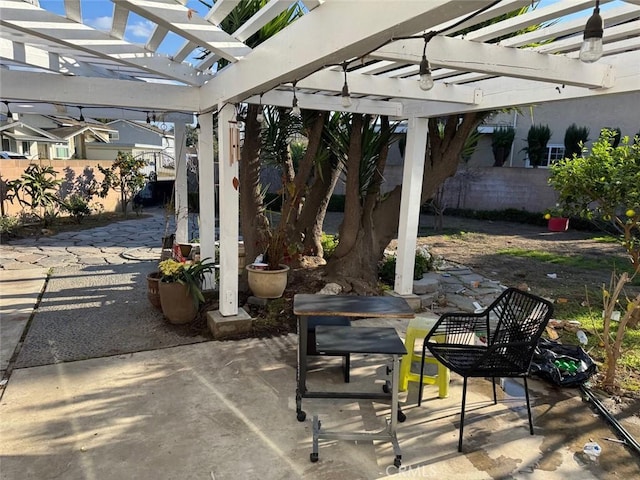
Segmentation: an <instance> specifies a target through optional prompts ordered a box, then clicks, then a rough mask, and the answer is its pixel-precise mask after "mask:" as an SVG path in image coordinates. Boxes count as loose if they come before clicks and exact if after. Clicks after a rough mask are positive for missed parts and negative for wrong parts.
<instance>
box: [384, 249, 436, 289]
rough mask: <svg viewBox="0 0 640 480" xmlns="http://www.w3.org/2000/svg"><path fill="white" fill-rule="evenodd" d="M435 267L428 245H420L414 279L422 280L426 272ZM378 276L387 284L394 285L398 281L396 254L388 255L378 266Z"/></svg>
mask: <svg viewBox="0 0 640 480" xmlns="http://www.w3.org/2000/svg"><path fill="white" fill-rule="evenodd" d="M432 268H433V257H432V256H431V254H430V253H429V251H428V250H427V248H426V247H418V248H417V249H416V255H415V260H414V267H413V279H414V280H420V279H421V278H422V275H423V274H424V273H425V272H428V271H429V270H431V269H432ZM378 277H379V278H380V280H381V281H382V282H383V283H385V284H387V285H393V284H394V283H395V281H396V255H387V256H385V258H384V259H383V260H382V262H381V263H380V265H379V267H378Z"/></svg>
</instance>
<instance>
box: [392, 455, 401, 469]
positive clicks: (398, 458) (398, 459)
mask: <svg viewBox="0 0 640 480" xmlns="http://www.w3.org/2000/svg"><path fill="white" fill-rule="evenodd" d="M400 465H402V459H401V457H400V455H398V456H396V459H395V460H394V461H393V466H394V467H396V468H400Z"/></svg>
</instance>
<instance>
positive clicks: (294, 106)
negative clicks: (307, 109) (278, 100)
mask: <svg viewBox="0 0 640 480" xmlns="http://www.w3.org/2000/svg"><path fill="white" fill-rule="evenodd" d="M291 113H293V114H294V115H295V116H296V117H299V116H300V115H302V111H301V110H300V106H299V105H298V97H296V82H293V102H291Z"/></svg>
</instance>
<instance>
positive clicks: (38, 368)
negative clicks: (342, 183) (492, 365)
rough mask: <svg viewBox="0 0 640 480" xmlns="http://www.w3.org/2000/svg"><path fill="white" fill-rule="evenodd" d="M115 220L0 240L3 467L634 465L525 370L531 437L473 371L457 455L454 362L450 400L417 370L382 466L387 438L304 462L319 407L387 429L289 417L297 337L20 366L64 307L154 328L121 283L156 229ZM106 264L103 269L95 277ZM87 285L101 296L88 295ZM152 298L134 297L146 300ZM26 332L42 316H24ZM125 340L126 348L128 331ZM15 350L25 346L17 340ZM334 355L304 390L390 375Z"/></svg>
mask: <svg viewBox="0 0 640 480" xmlns="http://www.w3.org/2000/svg"><path fill="white" fill-rule="evenodd" d="M152 220H153V221H155V220H154V219H150V220H149V221H152ZM113 228H114V230H113V231H109V232H106V233H108V235H105V236H106V237H107V238H110V239H111V241H114V239H115V240H116V241H115V243H118V244H120V243H122V245H123V246H121V247H119V248H120V250H117V249H114V248H113V247H107V246H102V247H98V246H96V248H97V249H98V250H91V251H90V250H86V251H85V249H83V251H82V252H76V251H75V250H72V248H69V247H67V248H65V247H64V246H58V245H57V244H55V242H60V243H64V242H67V243H69V242H70V240H65V239H46V241H47V242H48V243H47V245H46V246H42V243H43V242H44V240H41V241H40V242H39V246H35V247H33V248H32V247H28V246H20V247H19V248H18V247H17V246H11V247H7V246H5V245H2V246H0V259H1V260H2V262H3V264H2V265H3V268H2V269H0V311H1V315H0V326H1V329H0V333H1V339H0V347H1V348H0V353H1V356H0V357H1V358H0V359H1V360H2V365H1V368H0V370H1V371H2V372H3V379H4V380H8V381H7V382H6V385H4V387H0V395H2V397H1V399H0V478H1V479H2V480H23V479H36V480H43V479H57V478H64V479H65V480H76V479H78V480H86V479H88V480H110V479H114V480H115V479H118V480H121V479H154V480H155V479H176V480H183V479H203V480H211V479H214V480H216V479H217V480H221V479H234V480H235V479H266V480H271V479H301V478H305V479H314V480H315V479H318V480H321V479H322V480H333V479H335V480H338V479H340V480H342V479H347V480H351V479H383V478H415V479H419V478H437V479H511V478H515V479H532V480H537V479H545V480H547V479H552V480H553V479H562V480H565V479H576V480H578V479H580V480H583V479H631V478H640V462H639V460H638V458H637V457H635V456H633V455H632V454H631V453H630V452H629V450H627V448H626V447H625V446H623V445H621V444H620V443H616V442H610V441H608V440H605V439H606V438H612V437H615V434H614V433H613V432H612V430H611V429H610V428H609V427H608V426H607V424H606V423H605V422H604V421H603V420H602V419H601V418H600V417H598V416H597V415H596V414H594V413H593V412H592V410H591V409H590V407H589V405H588V404H586V403H584V402H582V401H581V399H580V396H579V394H578V391H577V390H575V389H559V388H555V387H553V386H551V385H549V384H546V383H543V382H541V381H536V380H531V381H530V391H531V395H532V405H533V417H534V427H535V435H533V436H531V435H529V432H528V427H527V415H526V408H525V402H524V398H522V397H520V395H521V393H522V391H521V389H520V388H517V387H514V386H513V384H511V385H510V388H507V391H508V392H509V393H510V394H511V395H514V396H509V395H506V394H505V393H504V392H503V391H499V393H498V396H499V402H498V404H497V405H493V403H492V402H491V383H490V382H488V381H485V380H482V379H472V380H470V384H469V385H470V387H469V388H470V391H469V393H468V398H467V416H466V419H465V435H464V444H463V453H458V451H457V438H458V426H459V410H460V400H461V390H462V388H461V385H462V381H461V379H460V377H457V376H456V375H452V383H451V388H450V395H449V397H448V398H446V399H438V398H437V387H435V386H426V387H425V401H424V402H423V404H422V406H420V407H417V405H416V400H417V388H416V385H415V384H410V388H409V391H408V392H403V393H401V395H400V403H401V405H402V407H403V410H404V413H405V414H406V416H407V420H406V422H404V423H401V424H398V430H397V434H398V440H399V444H400V447H401V449H402V467H401V469H400V470H398V469H397V468H395V467H394V466H393V460H394V455H393V450H392V448H391V445H390V444H389V443H388V442H371V441H360V442H358V443H355V442H350V441H321V443H320V450H319V456H320V459H319V461H318V462H317V463H311V462H310V461H309V454H310V453H311V442H312V417H313V415H314V414H317V415H319V417H320V419H321V420H322V423H323V427H324V428H327V429H331V430H334V429H335V430H342V431H349V432H351V431H362V430H366V431H375V430H379V429H381V428H383V427H384V424H385V418H386V417H388V415H389V412H390V408H389V405H386V404H383V403H375V402H372V401H370V400H362V401H352V400H327V399H305V400H304V402H303V409H304V410H305V411H306V412H307V420H306V421H305V422H302V423H301V422H298V421H297V420H296V414H295V378H296V368H295V367H296V345H297V336H296V335H287V336H282V337H275V338H269V339H247V340H240V341H225V342H220V341H206V339H199V340H198V343H192V344H188V345H177V346H172V347H168V348H162V347H166V345H156V346H155V347H152V348H149V346H148V345H146V344H144V345H143V347H141V349H144V350H145V351H137V350H136V351H134V352H133V353H126V354H117V355H112V356H102V355H104V354H100V355H98V354H96V357H98V356H99V357H100V358H89V359H85V360H77V361H65V360H68V359H65V358H62V357H61V358H57V357H56V358H54V359H53V360H51V361H50V363H49V364H38V363H32V365H34V366H30V367H27V366H26V365H27V364H26V363H24V364H21V363H20V362H19V361H17V360H19V359H20V358H21V356H20V355H17V356H16V354H15V353H16V352H19V351H20V347H21V346H24V345H26V346H27V347H25V350H26V349H27V348H29V342H28V341H26V340H29V339H28V335H27V336H25V333H26V328H27V326H28V323H29V322H30V321H31V322H32V323H38V322H42V321H44V320H50V317H52V316H53V317H55V319H57V321H58V322H59V323H58V325H59V326H60V325H64V324H63V323H62V319H69V318H71V320H73V318H74V315H70V314H69V312H68V311H67V310H73V309H76V310H75V311H76V314H75V317H77V318H78V319H82V320H83V322H85V323H87V320H89V319H96V322H94V323H91V324H90V325H89V324H88V326H85V327H84V328H94V330H93V331H95V332H96V333H104V330H105V329H104V328H102V327H103V326H104V323H103V322H102V321H100V322H98V320H102V319H100V318H99V317H100V316H101V314H104V312H108V313H109V316H111V317H112V318H117V319H118V321H117V322H115V321H114V323H113V335H114V336H115V337H116V338H117V336H118V335H119V334H120V335H125V334H127V335H128V334H129V333H126V332H131V329H132V328H133V327H135V326H136V324H140V325H145V326H144V327H140V328H141V329H142V330H141V332H142V333H144V332H148V331H149V330H148V325H149V324H151V323H153V322H154V321H155V322H156V328H158V329H162V328H164V327H163V322H164V321H163V320H162V317H161V315H159V314H157V318H155V319H154V318H147V317H146V316H145V317H144V318H143V317H141V316H140V315H139V312H140V311H141V310H140V309H139V308H138V305H137V303H136V302H141V303H144V304H146V301H147V300H146V298H145V297H144V296H140V298H139V299H135V298H133V297H130V292H131V291H132V290H135V289H136V288H140V285H139V284H138V283H136V282H138V281H139V280H140V278H143V275H142V276H141V273H142V272H143V271H144V268H146V267H147V266H148V265H146V263H145V261H146V260H147V258H146V254H144V255H143V254H142V253H144V252H143V251H142V250H140V248H142V247H145V245H144V244H141V243H140V234H139V233H137V232H139V231H141V230H144V231H145V233H146V232H147V230H149V232H151V231H152V229H151V228H148V229H141V228H140V227H138V228H137V229H136V228H132V229H131V231H130V232H128V231H126V229H124V228H123V225H122V224H120V225H117V226H114V227H113ZM118 234H120V235H122V236H123V238H122V239H120V238H117V237H116V235H118ZM129 237H131V239H130V242H126V241H125V240H126V239H127V238H129ZM153 239H154V236H153V235H151V234H149V240H148V241H149V245H146V247H149V248H151V247H152V246H153V243H151V242H152V241H153ZM134 240H137V243H135V242H134ZM83 241H84V242H85V243H86V240H83ZM132 245H133V247H135V250H131V248H133V247H132ZM29 248H31V250H29ZM18 250H19V254H20V255H22V257H19V256H18ZM132 252H133V253H135V255H133V256H132ZM141 252H142V253H141ZM123 253H124V254H126V255H124V256H123ZM151 253H153V255H155V253H154V252H151ZM54 257H55V258H54ZM34 259H35V260H34ZM54 260H55V264H56V265H58V266H57V267H54V273H53V276H52V278H51V279H50V280H49V282H48V283H47V282H46V275H47V269H46V268H36V269H34V268H33V267H34V263H33V262H34V261H37V262H39V263H38V266H40V267H42V266H43V265H42V262H44V261H51V262H54ZM123 262H124V263H125V264H123V265H121V267H119V266H120V264H122V263H123ZM60 265H63V266H60ZM65 265H66V266H65ZM104 265H113V268H106V267H104ZM136 265H138V267H136ZM7 266H8V267H9V268H8V269H7ZM136 268H139V269H140V270H139V272H138V274H136V273H135V272H136V271H137V270H135V269H136ZM110 270H112V272H111V273H109V271H110ZM80 273H82V274H80ZM109 275H111V277H113V278H111V277H110V278H106V277H108V276H109ZM97 280H100V281H99V282H98V281H97ZM136 285H138V286H136ZM42 292H44V293H43V295H42V300H41V302H40V303H38V301H39V300H38V299H39V296H40V294H41V293H42ZM97 292H99V293H100V295H102V296H104V299H103V300H101V301H100V302H98V301H94V300H92V301H88V299H93V298H94V297H95V296H96V295H97ZM106 292H108V296H105V295H106ZM100 298H102V297H100ZM101 302H102V303H101ZM36 306H37V307H36ZM149 308H150V307H149V306H146V305H145V306H144V310H145V311H146V310H148V309H149ZM123 319H126V320H128V322H127V321H123ZM142 320H144V322H142ZM372 322H373V323H372ZM407 322H408V321H407V320H389V319H388V320H358V321H355V322H354V324H355V325H356V326H357V325H371V324H374V323H375V324H377V325H380V324H384V325H386V326H393V327H395V328H396V329H397V330H398V332H399V334H400V335H401V336H402V337H403V336H404V332H405V329H406V323H407ZM85 323H83V325H84V324H85ZM96 325H99V326H101V327H100V328H97V327H96ZM59 328H60V327H59ZM29 330H30V331H32V333H33V332H34V331H36V330H37V329H35V328H33V325H29ZM60 338H62V337H60ZM69 338H70V339H71V341H74V339H77V338H78V337H75V336H73V335H71V336H70V337H69ZM102 338H103V337H102ZM159 338H160V337H159ZM161 338H167V337H165V336H162V337H161ZM97 339H98V337H97V336H95V339H94V342H95V341H99V340H97ZM52 341H53V342H54V343H55V342H56V341H60V340H59V339H57V340H56V339H54V340H52ZM121 343H122V345H123V346H125V344H126V343H127V342H126V339H123V340H122V342H121ZM55 347H56V345H52V346H51V348H55ZM92 351H93V350H92ZM126 351H130V350H126ZM21 353H22V356H23V358H26V357H24V355H25V354H26V352H25V351H24V350H23V351H22V352H21ZM339 363H340V362H339V360H338V359H330V358H327V357H323V358H319V359H317V361H316V362H315V363H314V365H316V366H317V367H319V368H316V369H314V370H313V371H312V372H311V373H310V374H309V380H308V386H309V388H310V389H313V390H320V389H332V390H333V389H343V388H344V389H348V390H352V391H354V390H355V391H362V390H364V391H368V390H372V391H380V389H381V386H382V384H383V382H384V380H385V379H386V378H387V377H386V372H385V370H386V368H385V367H386V359H385V358H381V357H379V356H354V358H353V360H352V369H351V379H352V382H351V383H350V384H344V383H343V382H342V372H341V369H340V365H339ZM591 440H593V441H597V442H598V443H599V444H600V445H601V446H602V455H601V456H600V458H599V460H598V462H592V461H591V460H589V459H588V457H587V456H586V455H584V454H583V453H582V449H583V447H584V445H585V443H587V442H589V441H591Z"/></svg>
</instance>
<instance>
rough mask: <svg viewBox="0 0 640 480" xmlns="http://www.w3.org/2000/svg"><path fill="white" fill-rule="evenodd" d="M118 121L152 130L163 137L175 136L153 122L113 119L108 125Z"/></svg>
mask: <svg viewBox="0 0 640 480" xmlns="http://www.w3.org/2000/svg"><path fill="white" fill-rule="evenodd" d="M116 123H124V124H127V125H131V126H132V127H134V128H141V129H143V130H149V131H150V132H153V133H155V134H157V135H160V136H163V137H173V136H174V135H173V133H171V132H169V131H168V130H163V129H162V128H159V127H156V126H155V125H153V124H152V123H146V122H145V123H142V122H134V121H131V120H122V119H119V120H112V121H111V122H108V123H107V125H114V124H116Z"/></svg>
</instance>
